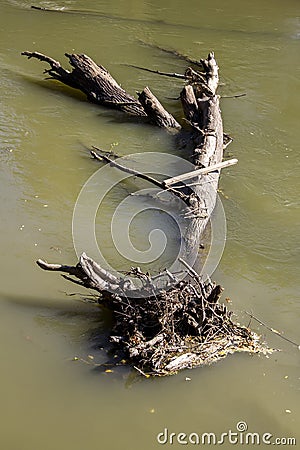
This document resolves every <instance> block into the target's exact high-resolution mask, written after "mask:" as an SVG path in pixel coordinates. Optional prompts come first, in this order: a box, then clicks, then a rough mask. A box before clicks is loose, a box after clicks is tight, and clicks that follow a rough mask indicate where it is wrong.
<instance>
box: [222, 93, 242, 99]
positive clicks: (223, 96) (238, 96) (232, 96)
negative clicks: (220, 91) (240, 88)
mask: <svg viewBox="0 0 300 450" xmlns="http://www.w3.org/2000/svg"><path fill="white" fill-rule="evenodd" d="M246 95H247V94H246V92H244V93H243V94H237V95H221V98H240V97H246Z"/></svg>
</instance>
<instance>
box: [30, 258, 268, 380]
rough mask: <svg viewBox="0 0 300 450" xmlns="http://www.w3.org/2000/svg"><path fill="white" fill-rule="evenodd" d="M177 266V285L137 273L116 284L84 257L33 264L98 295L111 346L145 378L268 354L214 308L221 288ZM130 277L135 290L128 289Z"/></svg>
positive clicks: (166, 277)
mask: <svg viewBox="0 0 300 450" xmlns="http://www.w3.org/2000/svg"><path fill="white" fill-rule="evenodd" d="M182 263H183V264H184V265H185V266H186V268H187V271H188V275H189V279H185V280H182V281H178V280H177V279H176V278H175V276H174V275H172V274H170V273H169V272H168V271H165V272H162V273H161V274H160V275H159V276H156V277H155V279H154V278H151V277H150V276H149V274H147V273H143V272H141V270H140V269H138V268H136V269H133V270H132V271H131V272H130V273H128V275H130V280H127V279H126V277H125V278H124V279H117V278H116V277H114V275H112V274H110V273H108V272H107V271H106V270H104V269H102V268H101V267H100V266H99V265H98V264H97V263H96V262H95V261H93V260H92V259H91V258H89V257H88V256H87V255H85V254H83V255H81V257H80V260H79V262H78V264H77V265H76V266H72V267H70V266H61V265H59V264H48V263H46V262H45V261H42V260H39V261H38V265H39V266H40V267H41V268H42V269H44V270H55V271H61V272H65V273H68V274H69V275H72V276H75V277H76V278H78V279H80V280H81V281H77V280H76V281H75V280H74V279H73V278H70V277H69V276H66V278H67V279H68V280H71V281H75V282H76V283H79V284H81V285H82V286H85V287H87V288H91V289H94V290H96V291H97V292H99V293H100V297H99V300H98V301H99V303H100V304H103V305H105V306H106V307H108V308H109V309H110V310H112V311H113V313H114V317H115V324H114V326H113V329H112V331H111V334H110V340H111V342H113V343H114V344H115V346H116V350H117V351H118V350H119V351H120V352H121V353H122V354H123V355H124V356H125V358H126V359H127V361H128V362H130V363H131V364H133V365H134V366H135V367H136V368H137V369H138V370H139V372H141V373H142V374H144V375H146V376H149V375H159V376H163V375H171V374H174V373H176V372H178V371H179V370H182V369H191V368H193V367H197V366H202V365H207V364H211V363H213V362H216V361H218V360H219V359H221V358H224V357H225V356H227V355H228V354H231V353H234V352H248V353H264V354H266V353H271V352H272V350H271V349H269V348H267V347H266V346H265V345H264V344H263V343H262V342H261V340H260V337H259V336H258V335H257V334H256V333H254V332H253V331H251V330H250V329H249V328H247V327H244V326H241V325H238V324H236V323H234V321H233V320H232V312H231V311H229V310H228V309H227V306H226V305H225V304H222V303H219V299H220V297H221V295H222V292H223V288H222V287H221V286H220V285H216V284H215V283H213V282H211V281H210V280H207V281H206V282H205V283H204V282H202V280H201V278H200V277H199V276H198V275H197V273H196V272H195V271H194V270H193V269H192V268H191V267H189V266H188V265H187V264H186V263H185V262H184V261H182ZM132 278H135V279H136V280H138V281H139V282H140V287H138V288H136V287H135V288H134V287H133V285H132ZM158 278H159V279H160V282H159V285H158V283H157V280H158ZM158 286H159V288H158ZM114 291H115V293H114Z"/></svg>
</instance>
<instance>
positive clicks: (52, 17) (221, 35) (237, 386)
mask: <svg viewBox="0 0 300 450" xmlns="http://www.w3.org/2000/svg"><path fill="white" fill-rule="evenodd" d="M38 4H39V5H42V6H51V7H56V6H58V7H60V6H65V7H66V8H67V9H68V8H69V9H72V10H83V9H84V10H88V11H89V12H87V13H85V14H75V13H74V14H66V13H41V12H37V11H32V10H30V9H29V6H30V5H31V2H30V1H23V2H22V1H2V2H1V5H0V9H1V14H0V23H1V29H0V30H1V51H0V70H1V78H0V91H1V93H0V98H1V110H0V114H1V116H0V117H1V123H0V140H1V142H0V144H1V148H0V159H1V166H0V177H1V204H0V208H1V235H0V242H1V256H2V258H1V289H0V298H1V302H0V310H1V312H0V314H1V328H0V333H1V339H0V354H1V378H0V386H1V387H0V398H1V405H2V407H1V413H0V420H1V434H0V443H1V449H5V450H41V449H42V450H71V449H72V450H83V449H87V448H93V449H119V448H124V449H140V448H144V449H153V448H158V447H159V444H158V443H157V441H156V435H157V434H158V433H159V432H161V431H163V429H164V428H165V427H167V428H168V430H169V431H170V432H175V433H179V432H185V433H191V432H196V433H203V432H215V433H222V432H226V431H228V430H229V429H232V430H236V423H237V422H238V421H241V420H244V421H246V422H247V423H248V429H249V431H253V432H258V433H264V432H269V433H272V434H273V435H274V436H275V437H285V436H286V437H290V436H292V437H296V438H298V445H299V442H300V436H299V432H298V430H299V427H298V423H299V418H300V410H299V389H300V373H299V350H298V349H297V347H295V346H292V345H290V344H288V343H287V342H285V341H283V340H281V339H279V338H278V337H276V336H275V335H274V334H271V333H269V332H268V331H267V330H266V329H264V328H262V327H260V326H259V325H258V324H256V323H253V324H252V325H253V327H254V329H256V330H258V331H259V332H261V333H262V334H265V335H266V339H267V340H268V342H269V344H270V345H272V346H275V347H276V348H277V347H278V348H281V349H282V351H281V352H280V353H277V354H275V355H273V356H271V357H270V358H269V359H267V358H265V357H249V356H247V355H236V356H233V357H230V358H227V359H226V360H224V361H222V362H220V363H219V364H217V365H215V366H211V367H208V368H204V369H200V370H194V371H190V372H185V373H181V374H179V375H178V376H176V377H172V378H169V379H159V380H150V381H149V380H144V379H142V380H138V381H139V382H136V379H134V377H132V376H131V375H130V371H129V370H128V369H122V370H120V371H119V372H118V371H117V372H114V373H103V372H100V371H98V370H96V369H95V368H94V367H93V365H91V364H89V365H88V364H85V363H83V362H81V361H80V360H78V361H72V359H73V358H74V356H77V357H78V358H82V359H84V360H86V361H88V362H96V363H99V362H104V361H105V360H106V359H107V356H106V354H105V351H104V350H101V349H99V346H101V343H99V341H98V340H97V339H96V338H95V332H96V331H97V330H102V332H103V339H104V337H105V336H106V334H107V332H108V330H109V320H110V319H109V316H108V315H107V313H106V312H103V311H102V310H101V309H100V308H97V307H95V306H93V305H86V304H84V303H82V302H81V301H79V297H78V296H73V297H68V296H66V295H65V292H68V293H71V292H79V291H80V288H79V287H76V286H72V285H70V284H69V283H68V282H67V281H65V280H64V279H62V278H61V277H59V276H58V275H56V274H48V273H44V272H42V271H41V270H39V269H38V268H37V267H36V265H35V263H34V261H35V260H36V259H37V258H39V257H43V258H45V259H47V260H49V261H53V262H65V263H66V262H70V263H73V262H75V260H76V255H75V253H74V249H73V243H72V233H71V222H72V212H73V207H74V203H75V201H76V198H77V196H78V194H79V191H80V189H81V187H82V186H83V184H84V183H85V182H86V181H87V179H88V177H89V176H90V175H91V174H93V173H94V172H95V170H96V167H98V166H96V164H97V163H95V162H93V161H91V160H90V158H89V156H88V152H87V150H86V148H88V147H90V146H91V145H98V146H100V147H102V148H105V149H109V148H110V146H111V144H113V143H118V144H119V145H118V147H117V151H118V153H119V154H121V155H125V154H129V153H136V152H140V151H153V150H155V151H161V152H167V153H171V154H172V153H174V151H175V150H174V148H173V142H172V139H171V138H170V137H169V136H167V135H166V133H164V132H163V131H161V130H156V129H154V128H152V127H150V126H147V125H141V124H137V123H135V122H131V121H130V122H128V121H127V120H124V117H123V116H122V115H120V114H118V113H114V112H110V111H107V110H105V109H102V108H99V107H96V106H94V105H90V104H88V103H87V102H86V101H85V99H84V98H83V96H81V95H79V94H74V93H73V92H72V91H71V90H69V89H66V88H64V87H62V86H60V85H58V84H55V83H54V82H51V81H43V79H42V75H41V74H42V69H43V65H42V64H41V63H38V62H36V61H27V60H26V59H25V58H23V57H21V56H20V52H21V51H23V50H37V51H41V52H44V53H46V54H49V55H51V56H52V57H54V58H56V59H59V60H61V61H63V58H64V57H63V54H64V52H72V51H75V52H85V53H87V54H89V55H90V56H91V57H93V58H94V59H95V60H96V61H97V62H99V63H101V64H103V65H104V66H106V67H108V68H109V69H110V70H111V72H112V74H113V75H114V76H115V77H116V78H117V79H118V80H119V81H120V82H121V83H122V85H123V86H124V87H125V88H127V89H128V90H129V91H130V92H132V93H134V92H135V91H136V90H141V89H142V88H143V87H144V86H145V85H150V86H151V88H152V89H153V91H154V92H155V93H156V95H157V96H158V97H159V98H160V99H162V101H163V102H164V104H165V105H166V106H167V108H168V109H169V110H171V111H172V112H174V113H175V114H179V116H180V108H179V105H178V104H177V103H176V102H175V101H174V100H172V99H171V97H174V96H176V94H177V92H178V90H179V87H180V83H178V82H176V81H173V80H170V79H167V78H160V77H157V76H156V75H151V74H149V73H146V72H137V71H135V70H134V69H132V68H129V67H126V66H124V65H122V64H123V63H131V64H137V65H141V66H147V67H151V68H154V69H160V70H165V71H170V72H180V71H182V70H184V68H185V63H184V62H182V61H179V60H177V59H176V58H173V57H172V56H169V55H165V54H163V53H161V52H159V51H158V50H156V49H154V48H151V47H148V46H147V45H145V44H143V43H155V44H158V45H159V46H162V47H168V48H170V47H172V48H175V49H177V50H179V51H181V52H182V53H186V54H189V55H190V56H191V57H195V58H197V57H203V56H205V55H206V54H207V52H208V51H210V50H211V49H214V51H215V53H216V57H217V59H218V62H219V65H220V69H221V78H222V82H223V83H224V84H223V86H221V88H220V93H221V94H223V95H231V94H238V93H243V92H246V93H247V96H246V97H243V98H240V99H225V98H224V99H223V100H222V111H223V118H224V124H225V129H226V131H227V132H229V133H230V134H231V135H232V136H233V137H234V138H235V140H234V143H233V144H231V146H230V147H229V148H228V153H227V154H230V155H233V156H235V157H238V158H239V164H238V165H237V166H236V167H234V168H231V169H228V170H226V171H224V173H223V176H222V178H221V182H220V187H221V188H222V190H223V192H224V194H225V196H226V198H225V197H224V198H223V204H224V208H225V210H226V217H227V226H228V230H227V232H228V239H227V243H226V248H225V252H224V254H223V258H222V260H221V262H220V265H219V267H218V269H217V270H216V272H215V273H214V278H215V279H216V280H217V281H218V282H220V283H222V284H223V286H224V287H225V295H226V296H228V297H231V299H232V301H233V309H234V310H235V311H236V313H237V315H238V319H239V320H240V321H241V322H243V323H247V322H248V318H247V316H246V315H245V313H244V311H245V310H248V311H252V312H253V313H254V314H255V315H256V316H258V317H259V318H260V319H261V320H263V321H265V322H267V323H268V324H269V326H271V327H274V328H275V329H278V330H282V331H284V335H285V336H287V337H289V338H290V339H292V340H293V341H295V342H298V343H300V333H299V319H300V308H299V296H298V292H299V289H298V280H299V232H298V224H299V203H298V191H299V175H298V173H299V172H298V170H299V162H298V158H297V149H298V143H299V139H300V133H299V126H298V123H299V84H300V83H299V80H300V77H299V75H300V69H299V67H300V66H299V62H300V58H299V55H300V52H299V43H300V40H299V38H300V18H299V12H300V11H299V2H298V1H297V0H288V1H285V2H282V1H278V0H277V1H276V0H273V1H267V0H262V1H251V2H250V1H245V2H238V1H234V0H230V1H227V2H224V1H220V0H215V1H202V2H196V1H189V2H187V3H186V4H183V3H182V2H177V1H172V2H170V1H167V0H162V1H149V2H138V1H130V2H129V1H119V2H114V3H111V2H107V1H101V2H96V1H93V0H87V1H83V0H82V1H80V0H78V1H76V0H74V1H68V2H64V3H56V2H41V3H38ZM183 5H185V6H183ZM227 197H228V198H227ZM89 355H91V356H93V357H94V360H92V359H90V358H89ZM186 377H189V378H190V379H191V380H190V381H189V380H188V381H187V380H186ZM261 446H262V447H263V445H261ZM173 447H181V445H179V444H173ZM222 447H223V448H231V445H230V444H229V443H227V444H224V445H223V446H222ZM239 447H241V448H242V445H241V444H240V445H239Z"/></svg>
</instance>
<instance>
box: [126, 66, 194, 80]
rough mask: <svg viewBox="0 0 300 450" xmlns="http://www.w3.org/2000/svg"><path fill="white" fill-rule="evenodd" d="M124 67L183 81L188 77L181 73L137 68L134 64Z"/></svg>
mask: <svg viewBox="0 0 300 450" xmlns="http://www.w3.org/2000/svg"><path fill="white" fill-rule="evenodd" d="M123 66H127V67H133V68H134V69H139V70H144V71H145V72H150V73H156V74H157V75H163V76H165V77H171V78H179V79H181V80H186V78H187V77H186V76H185V75H182V74H181V73H176V72H174V73H170V72H161V71H160V70H153V69H148V68H147V67H141V66H136V65H134V64H123Z"/></svg>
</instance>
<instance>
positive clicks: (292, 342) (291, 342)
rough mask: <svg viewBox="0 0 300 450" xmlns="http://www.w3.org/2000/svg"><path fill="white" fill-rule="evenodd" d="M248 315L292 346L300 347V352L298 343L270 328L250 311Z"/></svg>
mask: <svg viewBox="0 0 300 450" xmlns="http://www.w3.org/2000/svg"><path fill="white" fill-rule="evenodd" d="M245 313H246V314H248V316H250V317H251V318H252V319H254V320H256V322H258V323H260V324H261V325H262V326H264V327H265V328H266V329H267V330H269V331H272V333H274V334H277V336H280V337H281V338H282V339H284V340H285V341H287V342H289V343H290V344H293V345H295V346H296V347H298V350H300V345H299V344H297V342H294V341H292V340H291V339H289V338H287V337H285V336H283V335H282V334H281V333H280V331H278V330H275V329H274V328H272V327H269V326H268V325H267V324H266V323H264V322H262V321H261V320H260V319H258V318H257V317H255V316H254V315H253V314H251V313H249V312H248V311H245Z"/></svg>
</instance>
